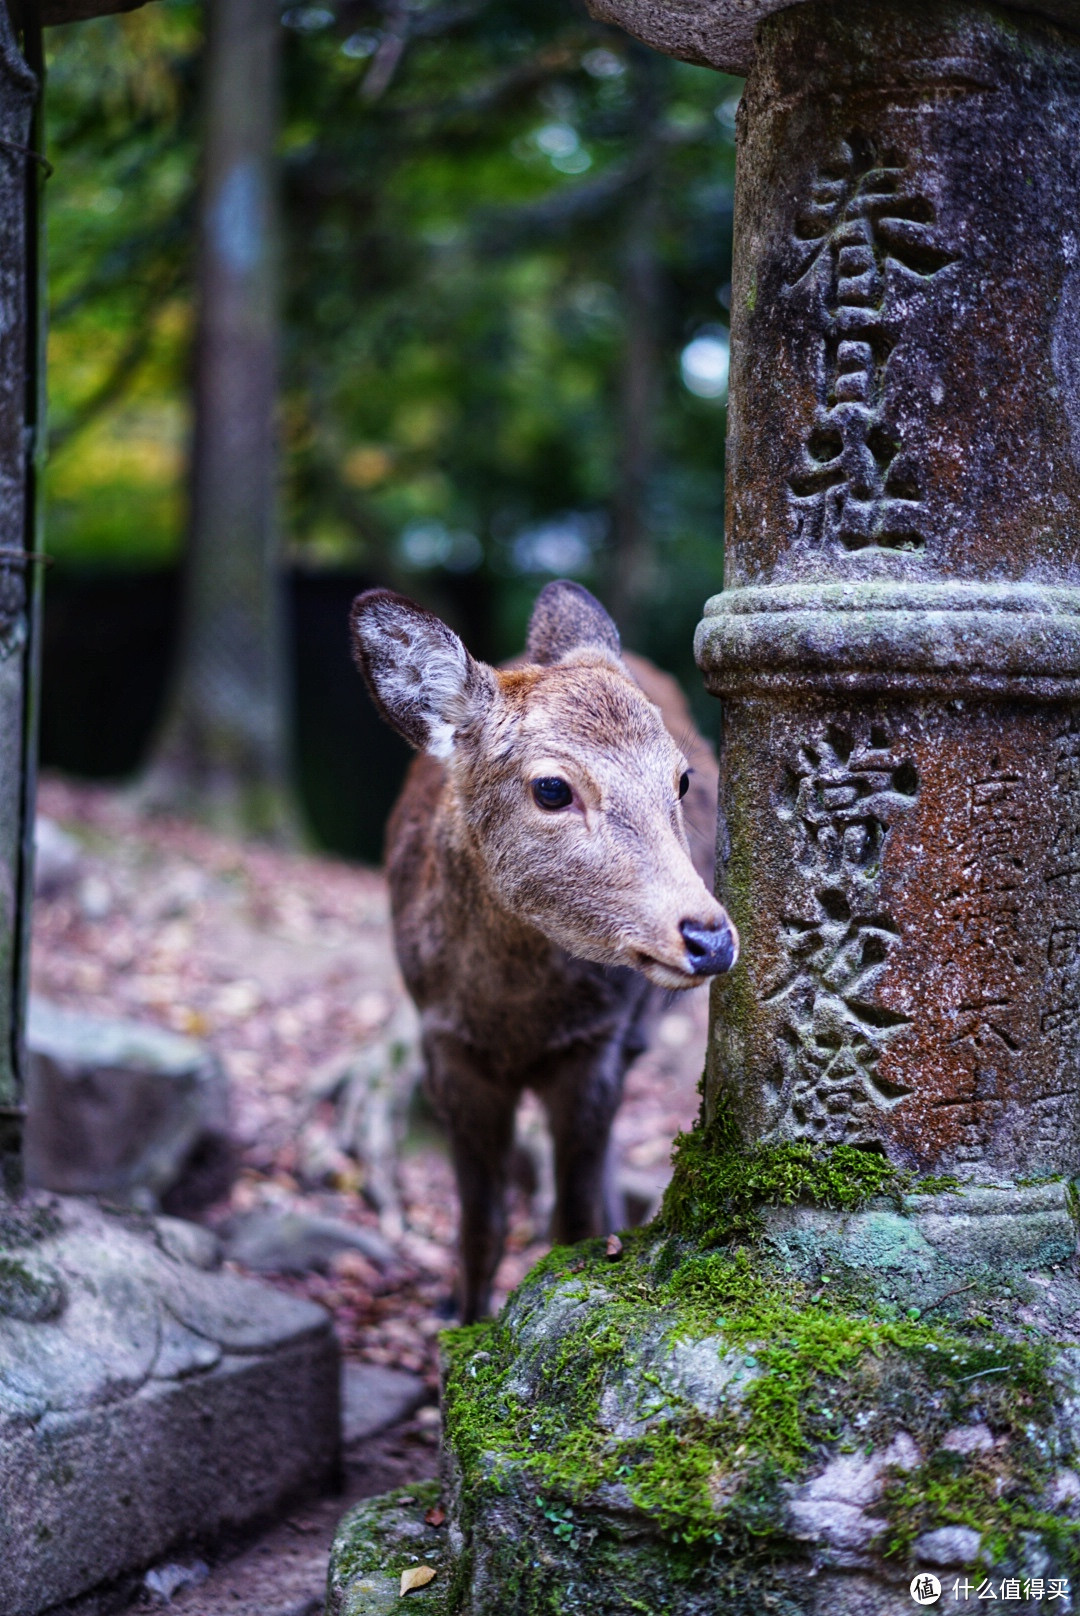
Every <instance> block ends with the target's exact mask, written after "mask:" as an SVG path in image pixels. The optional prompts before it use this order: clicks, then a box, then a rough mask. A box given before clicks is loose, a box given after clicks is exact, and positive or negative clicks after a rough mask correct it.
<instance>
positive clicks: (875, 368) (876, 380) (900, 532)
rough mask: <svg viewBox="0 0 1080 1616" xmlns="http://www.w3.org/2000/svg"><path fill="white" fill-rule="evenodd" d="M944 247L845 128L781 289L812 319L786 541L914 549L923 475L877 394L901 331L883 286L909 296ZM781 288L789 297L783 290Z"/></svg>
mask: <svg viewBox="0 0 1080 1616" xmlns="http://www.w3.org/2000/svg"><path fill="white" fill-rule="evenodd" d="M954 256H955V255H954V254H951V253H949V252H948V251H947V250H946V249H945V248H944V247H943V246H942V245H941V242H940V239H939V233H938V232H937V231H936V230H935V228H934V208H933V205H932V204H931V203H930V202H929V201H928V200H927V198H926V197H925V196H924V195H922V194H921V193H920V191H919V189H918V185H917V181H916V179H915V177H914V176H913V175H912V174H911V172H910V170H909V169H908V168H907V167H906V165H905V164H904V163H903V160H902V159H901V158H899V157H898V156H897V155H896V154H893V153H890V154H888V155H886V156H884V157H883V158H881V159H880V160H878V159H876V158H875V155H874V153H873V150H872V148H871V146H870V144H869V142H868V141H866V140H865V139H864V138H863V137H862V136H861V135H859V134H858V133H857V132H855V133H852V134H851V135H849V137H848V139H846V140H845V141H843V142H842V143H841V145H840V148H839V150H838V152H837V154H836V155H835V157H834V158H833V159H832V160H831V161H827V162H826V163H824V164H823V165H822V167H821V169H820V171H819V173H818V175H817V177H816V179H815V181H814V185H813V189H812V192H811V196H810V200H809V203H808V205H807V207H806V208H805V209H804V210H803V211H802V212H801V213H800V214H799V216H798V218H797V219H796V223H795V242H794V245H793V251H792V258H793V260H794V265H793V270H792V272H791V279H790V282H789V288H790V292H795V293H799V292H801V293H803V294H804V295H806V296H808V297H809V298H810V299H811V301H812V304H813V310H814V318H815V319H816V321H817V322H818V323H819V324H820V330H821V341H822V350H823V351H822V355H821V368H820V399H819V406H818V411H817V417H816V420H815V422H814V425H813V428H812V430H811V432H810V435H809V437H808V439H807V441H806V443H805V444H804V445H803V448H802V452H801V455H800V458H799V464H798V466H797V468H796V469H795V471H794V472H793V473H792V474H791V475H790V477H789V478H788V486H789V488H790V491H791V507H792V513H793V516H794V520H795V533H794V537H795V538H796V539H801V538H804V537H805V538H807V539H809V540H810V541H811V542H812V543H813V544H815V545H821V544H828V543H834V542H835V543H838V544H839V545H840V546H841V547H842V548H843V549H844V550H863V549H865V548H867V547H868V546H877V547H879V548H881V549H888V550H921V549H922V548H923V547H924V546H925V543H926V537H925V520H924V504H923V491H924V490H923V479H922V476H921V474H920V470H919V466H918V463H917V458H916V457H915V456H913V455H912V454H911V453H905V450H904V444H903V439H902V437H901V435H900V433H899V429H898V426H897V423H896V419H895V415H894V413H893V412H892V411H891V409H890V402H889V396H888V392H889V387H888V383H889V357H890V355H891V353H892V351H893V349H894V348H895V347H896V345H897V342H898V340H900V337H901V335H902V327H901V322H900V320H899V319H898V316H897V311H896V298H895V296H893V295H892V294H893V293H894V292H895V289H896V288H895V283H896V282H897V281H899V282H900V283H901V287H902V289H903V290H905V291H907V292H908V293H910V292H911V291H912V289H913V288H914V287H921V285H922V284H923V283H929V282H931V281H932V280H933V279H934V277H935V276H937V275H938V274H939V273H940V272H941V270H943V269H944V268H945V267H946V265H948V264H949V263H951V262H952V261H953V258H954ZM789 295H790V294H789Z"/></svg>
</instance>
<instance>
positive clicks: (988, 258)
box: [698, 0, 1080, 1183]
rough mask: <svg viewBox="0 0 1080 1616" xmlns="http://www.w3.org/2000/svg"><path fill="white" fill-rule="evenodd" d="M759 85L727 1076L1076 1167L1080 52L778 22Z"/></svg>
mask: <svg viewBox="0 0 1080 1616" xmlns="http://www.w3.org/2000/svg"><path fill="white" fill-rule="evenodd" d="M758 38H759V43H758V50H757V53H756V56H755V59H754V65H753V68H752V71H751V74H750V77H749V80H748V83H747V87H746V93H745V96H744V99H743V103H742V108H741V113H740V123H741V140H740V155H739V170H738V180H737V212H736V243H737V246H736V264H735V271H734V280H733V297H732V352H733V372H732V402H731V411H730V419H729V457H728V466H729V494H728V510H729V520H728V531H727V556H726V580H725V581H726V584H727V588H726V590H725V592H724V593H723V594H721V595H718V596H716V597H715V598H714V599H713V600H712V601H710V602H709V604H708V606H707V608H706V617H705V620H704V622H703V624H702V625H701V629H700V631H699V636H698V654H699V659H700V662H701V665H702V667H703V669H704V671H705V675H706V680H707V683H708V687H709V689H710V690H711V691H712V692H713V693H714V694H716V695H718V696H722V697H723V698H724V745H723V794H724V802H725V807H726V811H727V820H728V833H729V837H730V847H731V851H730V856H729V857H728V859H727V862H726V866H725V873H724V876H723V885H724V889H725V901H726V902H727V903H728V905H729V908H730V910H731V912H732V914H733V916H734V918H735V919H736V922H737V924H738V925H739V928H740V932H741V935H742V938H743V955H742V957H743V961H744V964H743V965H742V967H741V968H740V970H739V971H738V972H737V973H735V975H734V976H733V978H732V979H730V980H727V981H725V982H724V984H723V986H721V987H720V988H719V989H718V992H717V996H716V999H715V1001H714V1004H715V1022H714V1026H715V1033H714V1044H713V1050H712V1056H711V1060H710V1077H709V1100H710V1104H711V1105H712V1106H715V1105H716V1104H717V1103H718V1102H719V1101H720V1098H721V1096H723V1097H724V1101H725V1103H726V1104H727V1106H728V1107H729V1108H730V1109H733V1110H734V1111H735V1113H736V1114H737V1116H738V1119H739V1122H740V1125H741V1130H742V1132H743V1134H744V1136H745V1137H746V1138H747V1139H753V1138H759V1137H766V1138H770V1139H776V1138H784V1139H809V1140H812V1141H815V1142H818V1143H821V1144H829V1145H833V1144H856V1145H864V1146H871V1147H874V1148H879V1149H881V1150H883V1151H885V1152H886V1153H887V1155H888V1156H889V1157H890V1159H892V1160H894V1161H896V1162H897V1163H899V1164H902V1165H903V1166H906V1167H911V1168H915V1169H917V1170H920V1171H924V1172H948V1173H955V1174H958V1175H960V1176H962V1177H964V1178H966V1179H974V1180H976V1181H983V1182H988V1183H994V1182H999V1181H1002V1180H1010V1179H1016V1178H1019V1177H1032V1176H1038V1175H1046V1174H1051V1173H1056V1172H1063V1173H1067V1174H1070V1175H1071V1174H1074V1173H1076V1172H1077V1170H1078V1169H1080V1082H1078V1080H1077V1059H1078V1054H1080V587H1078V585H1080V41H1078V40H1077V39H1076V38H1075V37H1074V36H1072V35H1069V34H1066V33H1064V32H1063V31H1062V30H1061V29H1059V28H1058V27H1055V26H1054V25H1053V24H1050V23H1048V22H1044V21H1042V20H1040V19H1036V18H1034V17H1021V16H1018V15H1015V14H1010V13H1006V12H1001V11H992V10H990V9H988V8H983V7H975V6H970V5H966V4H926V3H920V0H910V3H907V4H904V5H902V6H884V7H883V6H878V5H868V4H859V3H855V0H853V3H850V4H843V5H827V4H821V3H818V4H813V5H807V6H800V7H796V8H794V9H791V10H788V11H785V12H783V13H781V14H779V15H777V16H774V17H772V18H770V19H769V20H768V21H766V22H765V23H763V25H762V26H761V29H760V31H759V36H758Z"/></svg>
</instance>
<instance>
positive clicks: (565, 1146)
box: [540, 1041, 627, 1245]
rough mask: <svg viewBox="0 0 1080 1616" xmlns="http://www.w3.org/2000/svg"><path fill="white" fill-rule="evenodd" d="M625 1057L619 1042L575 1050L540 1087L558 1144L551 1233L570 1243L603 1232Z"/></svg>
mask: <svg viewBox="0 0 1080 1616" xmlns="http://www.w3.org/2000/svg"><path fill="white" fill-rule="evenodd" d="M626 1066H627V1061H626V1058H625V1055H624V1052H623V1049H622V1046H621V1044H620V1043H619V1042H616V1041H612V1042H611V1043H608V1044H604V1045H602V1046H601V1047H600V1048H596V1047H595V1046H594V1047H590V1048H587V1049H582V1050H581V1051H575V1052H574V1053H573V1054H572V1055H570V1056H568V1057H567V1058H565V1059H564V1060H563V1061H562V1062H561V1063H560V1066H559V1069H558V1071H557V1073H556V1074H555V1076H554V1077H553V1079H552V1080H551V1081H550V1082H547V1083H545V1084H544V1087H543V1089H542V1090H541V1093H540V1098H541V1100H542V1101H543V1104H544V1107H545V1109H546V1111H547V1115H548V1122H549V1124H550V1127H551V1134H552V1139H553V1141H554V1145H555V1211H554V1215H553V1217H552V1220H551V1238H552V1240H553V1241H554V1242H555V1243H556V1244H557V1245H571V1244H572V1243H573V1242H574V1241H575V1240H585V1239H588V1237H589V1236H590V1235H598V1234H604V1233H606V1232H607V1228H606V1227H605V1225H606V1223H607V1217H608V1207H607V1204H606V1203H607V1201H608V1200H609V1198H610V1197H609V1194H608V1188H609V1187H608V1182H607V1181H608V1154H609V1139H610V1135H611V1124H612V1122H613V1121H614V1120H615V1113H616V1111H617V1110H618V1108H619V1100H620V1098H621V1097H622V1086H623V1077H624V1075H625V1072H626Z"/></svg>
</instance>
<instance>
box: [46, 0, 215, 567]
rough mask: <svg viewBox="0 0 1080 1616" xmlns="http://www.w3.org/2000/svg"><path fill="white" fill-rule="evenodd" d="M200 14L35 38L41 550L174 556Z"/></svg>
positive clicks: (184, 424) (149, 12)
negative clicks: (43, 342)
mask: <svg viewBox="0 0 1080 1616" xmlns="http://www.w3.org/2000/svg"><path fill="white" fill-rule="evenodd" d="M200 45H201V15H200V8H199V7H198V6H197V5H195V4H193V3H191V0H167V3H166V4H164V5H156V6H153V7H148V8H147V9H146V10H145V11H138V12H133V13H132V14H131V15H130V16H125V17H122V18H121V17H104V18H99V19H97V20H96V21H93V22H88V23H77V24H72V25H70V26H68V27H65V28H59V29H50V30H49V31H48V34H47V38H46V46H47V51H48V57H47V73H48V92H47V100H46V106H47V114H48V116H47V135H46V140H47V149H48V153H49V156H50V159H51V160H52V162H53V163H54V165H55V170H56V172H55V174H54V175H53V177H52V179H51V180H50V182H49V185H48V187H47V192H46V197H47V203H48V212H47V219H48V253H49V287H50V304H51V307H50V336H49V393H50V428H51V449H52V460H51V463H50V465H49V468H48V473H47V481H46V495H47V532H48V549H49V552H50V554H52V555H53V556H55V557H56V558H57V559H59V560H61V561H71V562H78V563H80V564H85V563H89V564H95V565H98V566H102V565H106V566H107V565H115V564H122V565H130V564H131V563H132V562H135V563H138V564H141V565H157V564H161V563H162V562H164V561H167V560H170V559H172V558H174V557H175V556H176V554H177V553H178V549H179V544H180V537H181V528H182V503H183V502H182V496H181V490H182V476H183V462H184V454H185V445H186V440H187V435H188V410H187V400H186V396H185V379H186V374H187V363H188V358H187V356H188V347H189V342H190V333H191V283H192V273H193V266H192V258H191V248H192V231H193V223H194V183H195V171H196V164H197V155H198V146H197V131H196V117H195V91H196V68H197V63H198V55H199V50H200Z"/></svg>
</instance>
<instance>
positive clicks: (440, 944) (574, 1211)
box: [350, 579, 739, 1324]
mask: <svg viewBox="0 0 1080 1616" xmlns="http://www.w3.org/2000/svg"><path fill="white" fill-rule="evenodd" d="M350 626H351V634H352V646H353V654H354V658H355V661H356V663H357V665H358V667H359V669H360V671H361V673H362V674H363V676H364V679H365V680H366V682H367V686H368V689H369V690H370V693H371V696H372V699H373V701H374V703H375V706H376V707H377V708H378V710H379V711H380V713H381V714H382V716H383V717H384V718H385V719H386V720H387V721H388V722H389V723H390V724H391V725H392V726H393V728H394V729H396V730H397V731H398V733H399V734H401V735H403V736H404V737H405V739H406V740H407V741H408V742H410V743H411V745H412V746H413V747H415V748H416V750H417V752H418V754H419V755H418V756H417V757H416V758H414V759H413V761H412V763H411V765H410V768H409V772H408V774H407V776H406V780H405V783H404V785H403V787H402V791H401V794H400V796H399V798H398V801H397V804H396V806H395V808H394V810H393V812H392V814H391V816H390V819H389V821H388V826H387V834H386V872H387V879H388V885H389V892H390V907H391V914H392V920H393V933H394V942H395V948H396V952H397V957H398V961H399V963H400V966H401V972H402V976H403V977H404V980H405V984H406V987H407V989H408V991H409V993H410V995H411V997H412V999H413V1000H414V1002H415V1004H416V1007H417V1011H418V1013H419V1019H420V1036H421V1049H422V1055H423V1062H424V1068H425V1086H426V1090H427V1093H428V1096H429V1098H430V1100H431V1102H432V1104H433V1105H434V1108H435V1110H436V1112H437V1113H438V1115H439V1117H440V1118H441V1120H442V1122H443V1124H444V1126H445V1128H446V1131H447V1135H448V1139H449V1146H450V1154H451V1158H452V1163H453V1169H454V1175H455V1179H456V1185H457V1193H458V1199H459V1203H460V1220H459V1237H458V1293H457V1294H458V1310H459V1316H460V1318H461V1320H462V1322H464V1323H467V1324H468V1323H472V1322H474V1321H475V1320H476V1319H478V1318H481V1317H483V1316H484V1315H485V1314H486V1313H487V1312H488V1310H489V1308H490V1301H491V1288H492V1282H493V1279H494V1275H495V1271H496V1268H497V1267H498V1264H499V1260H500V1258H501V1255H502V1251H503V1245H504V1241H505V1235H506V1216H507V1214H506V1201H507V1191H508V1187H509V1179H510V1169H511V1161H512V1157H513V1147H514V1120H515V1113H516V1111H517V1107H518V1104H519V1101H520V1099H521V1096H522V1094H523V1093H524V1091H525V1090H526V1089H528V1090H531V1091H532V1092H533V1093H534V1094H535V1095H536V1096H537V1098H538V1099H539V1101H540V1103H541V1105H542V1106H543V1108H544V1111H545V1113H546V1117H547V1122H548V1126H549V1129H550V1132H551V1137H552V1143H553V1150H554V1166H555V1206H554V1213H553V1218H552V1227H551V1238H552V1240H553V1242H554V1243H555V1244H559V1245H563V1244H566V1245H569V1244H573V1243H575V1242H577V1241H579V1240H583V1239H586V1238H589V1237H592V1236H596V1235H601V1234H603V1233H605V1232H608V1228H611V1227H613V1225H612V1224H611V1216H612V1214H611V1200H610V1194H609V1174H608V1156H609V1139H610V1134H611V1128H612V1123H613V1121H614V1118H615V1114H616V1111H617V1109H618V1106H619V1101H620V1098H621V1095H622V1090H623V1082H624V1078H625V1075H626V1072H627V1069H628V1068H629V1066H630V1064H631V1062H632V1061H633V1060H634V1059H635V1058H636V1057H637V1056H638V1055H639V1054H640V1053H641V1052H642V1051H643V1050H644V1049H645V1048H646V1047H647V1043H648V1035H649V1031H650V1027H651V1024H652V1021H653V1019H654V1018H655V1015H656V1013H657V1010H658V1008H659V1005H660V1003H661V1002H662V1001H663V997H664V995H665V994H671V993H678V992H681V991H684V990H686V989H689V988H693V987H697V986H699V985H700V984H702V983H704V982H705V981H707V980H708V978H710V977H713V976H716V975H718V974H720V973H721V972H724V971H728V970H730V969H731V967H732V966H733V965H734V963H735V962H736V960H737V958H738V952H739V940H738V935H737V933H736V930H735V927H734V926H733V925H732V923H731V921H730V919H729V918H728V915H727V913H726V912H725V910H724V909H723V908H722V906H721V905H720V903H719V902H718V901H717V899H716V898H715V897H714V896H713V893H712V890H711V875H712V861H713V841H714V833H715V826H716V784H717V769H716V762H715V758H714V757H713V754H712V751H711V749H710V748H709V746H708V745H707V743H706V742H705V741H704V740H703V739H702V738H701V736H700V735H699V734H698V733H697V731H696V729H695V728H694V725H693V722H692V719H691V717H690V714H689V710H688V708H687V705H686V702H685V699H684V697H683V695H682V692H681V691H680V690H679V687H678V685H677V684H676V683H675V681H674V679H672V678H671V677H670V676H669V675H667V674H664V673H662V672H661V671H660V670H659V669H657V668H655V667H654V666H653V665H652V664H651V663H649V662H647V661H645V660H644V659H643V658H641V657H636V656H633V655H632V654H631V653H629V652H626V653H624V652H623V651H622V648H621V645H620V640H619V633H618V630H617V628H616V626H615V624H614V622H613V621H612V619H611V618H610V617H609V615H608V613H607V612H606V611H605V609H604V607H603V606H602V605H601V604H600V602H599V601H598V600H596V599H595V597H594V596H593V595H591V594H590V593H589V591H588V590H586V589H585V588H584V587H583V586H582V585H580V584H578V583H575V582H571V581H569V580H567V579H559V580H556V581H554V582H552V583H549V584H548V585H547V586H546V588H544V589H543V590H542V592H541V593H540V595H539V597H538V599H537V601H536V603H535V606H534V609H533V612H532V617H531V619H530V622H529V628H528V634H527V639H526V648H525V654H524V657H523V658H518V659H516V660H515V661H514V662H511V663H509V664H506V665H505V666H503V667H501V668H494V667H490V666H488V665H486V664H485V663H483V662H480V661H477V660H476V659H475V658H474V657H472V656H471V655H470V654H469V652H468V651H467V650H466V648H465V646H464V644H463V643H462V641H461V640H460V639H459V637H458V636H457V635H456V634H455V633H454V632H453V630H452V629H451V628H449V627H448V626H447V625H446V624H445V623H444V622H442V620H441V619H440V618H438V617H437V616H435V615H434V614H433V613H431V612H429V611H427V610H426V609H425V608H424V607H422V606H418V605H416V604H415V603H414V602H413V601H411V600H408V599H407V598H406V597H405V596H403V595H400V594H397V593H396V592H394V591H392V590H389V589H369V590H367V591H365V592H364V593H363V594H361V595H358V596H357V598H356V600H355V601H354V602H353V605H352V608H351V611H350ZM688 810H689V811H688ZM707 881H708V882H709V884H708V885H707V884H706V882H707ZM605 1219H607V1228H606V1227H605Z"/></svg>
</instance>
